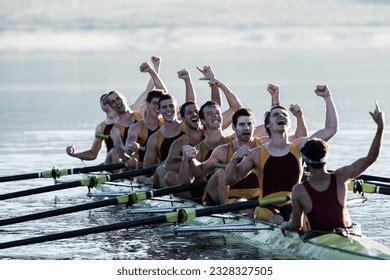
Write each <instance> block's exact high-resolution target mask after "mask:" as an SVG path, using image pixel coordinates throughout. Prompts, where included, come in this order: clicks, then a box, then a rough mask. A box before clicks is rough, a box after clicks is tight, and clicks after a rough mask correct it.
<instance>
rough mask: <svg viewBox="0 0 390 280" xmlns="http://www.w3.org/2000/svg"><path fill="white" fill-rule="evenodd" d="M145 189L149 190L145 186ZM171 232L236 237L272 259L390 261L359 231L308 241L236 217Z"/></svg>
mask: <svg viewBox="0 0 390 280" xmlns="http://www.w3.org/2000/svg"><path fill="white" fill-rule="evenodd" d="M129 186H134V184H129ZM143 188H147V187H146V186H143ZM105 191H107V188H106V189H105ZM119 194H120V193H118V192H114V193H109V192H105V193H103V194H101V195H103V196H117V195H119ZM136 206H137V207H138V212H139V209H140V208H141V209H144V211H145V213H156V212H157V211H158V209H161V212H168V211H172V210H173V209H177V208H189V207H194V208H195V209H199V208H203V207H206V206H203V205H200V204H196V203H194V202H193V201H190V200H185V199H181V198H180V199H178V198H176V197H174V196H172V195H169V196H163V197H161V198H158V199H149V200H145V201H142V202H140V203H138V204H137V205H136ZM146 208H147V209H146ZM172 231H173V232H174V233H175V234H184V235H185V234H191V233H194V232H197V233H199V232H220V233H221V234H233V235H236V236H238V237H239V238H242V239H245V242H248V243H251V244H252V245H255V246H256V247H258V248H259V249H261V250H263V251H265V252H269V253H270V254H271V255H275V254H276V255H280V256H285V258H288V259H291V258H293V259H325V260H339V259H341V260H369V259H390V248H389V247H387V246H385V245H383V244H381V243H379V242H376V241H374V240H372V239H370V238H368V237H366V236H364V235H361V234H359V231H358V230H357V231H356V230H355V232H354V233H350V234H349V235H348V237H343V236H341V235H339V234H336V233H326V234H322V235H319V236H316V237H312V238H306V236H307V234H303V233H301V232H293V231H282V230H281V228H280V227H279V226H277V225H274V224H270V223H267V222H263V221H258V220H253V219H250V218H247V217H245V216H243V215H240V214H237V213H236V214H235V213H227V214H224V215H220V214H218V215H212V216H206V217H198V218H195V219H193V220H192V221H190V222H187V223H185V224H176V225H174V226H173V227H172Z"/></svg>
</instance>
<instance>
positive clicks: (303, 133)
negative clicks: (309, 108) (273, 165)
mask: <svg viewBox="0 0 390 280" xmlns="http://www.w3.org/2000/svg"><path fill="white" fill-rule="evenodd" d="M290 112H291V113H292V114H293V116H294V117H295V118H296V119H297V127H296V129H295V134H294V135H292V136H290V139H289V140H290V141H291V142H292V141H294V140H295V139H298V138H301V137H307V133H308V132H307V126H306V121H305V118H304V117H303V112H302V109H301V107H300V106H299V105H298V104H291V105H290Z"/></svg>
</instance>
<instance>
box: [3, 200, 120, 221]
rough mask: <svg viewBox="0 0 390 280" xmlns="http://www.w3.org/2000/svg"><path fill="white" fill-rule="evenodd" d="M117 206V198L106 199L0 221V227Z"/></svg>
mask: <svg viewBox="0 0 390 280" xmlns="http://www.w3.org/2000/svg"><path fill="white" fill-rule="evenodd" d="M117 204H118V200H117V199H116V198H111V199H104V200H101V201H97V202H91V203H87V204H81V205H75V206H70V207H65V208H60V209H54V210H49V211H45V212H40V213H35V214H29V215H25V216H19V217H14V218H9V219H4V220H0V226H6V225H12V224H17V223H23V222H28V221H33V220H39V219H44V218H49V217H55V216H59V215H64V214H69V213H76V212H80V211H86V210H91V209H96V208H100V207H106V206H111V205H117Z"/></svg>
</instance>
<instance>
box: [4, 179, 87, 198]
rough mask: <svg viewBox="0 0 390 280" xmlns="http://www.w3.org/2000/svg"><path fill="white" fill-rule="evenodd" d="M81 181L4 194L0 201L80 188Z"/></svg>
mask: <svg viewBox="0 0 390 280" xmlns="http://www.w3.org/2000/svg"><path fill="white" fill-rule="evenodd" d="M80 184H81V181H73V182H68V183H62V184H57V185H50V186H46V187H40V188H35V189H30V190H23V191H18V192H12V193H6V194H1V195H0V200H7V199H11V198H17V197H22V196H28V195H33V194H40V193H46V192H52V191H59V190H65V189H71V188H74V187H78V186H80Z"/></svg>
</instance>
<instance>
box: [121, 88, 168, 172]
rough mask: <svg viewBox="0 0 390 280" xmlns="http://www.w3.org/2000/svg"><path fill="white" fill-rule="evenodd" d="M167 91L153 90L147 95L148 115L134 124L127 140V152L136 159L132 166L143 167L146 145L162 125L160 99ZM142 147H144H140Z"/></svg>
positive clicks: (132, 158) (131, 157) (133, 159)
mask: <svg viewBox="0 0 390 280" xmlns="http://www.w3.org/2000/svg"><path fill="white" fill-rule="evenodd" d="M164 94H165V93H164V92H163V91H162V90H157V89H156V90H152V91H150V92H149V93H148V96H147V97H146V115H145V118H144V119H142V120H140V121H139V122H137V123H135V124H133V125H132V126H131V127H130V129H129V133H128V136H127V140H126V153H127V154H128V155H129V157H130V160H132V161H135V162H134V163H133V164H131V166H137V167H142V165H143V161H144V157H145V146H146V143H147V141H148V139H149V137H150V136H151V135H152V134H153V133H154V132H156V131H157V129H159V128H160V127H161V126H162V125H163V120H162V118H160V117H159V116H160V110H159V108H158V100H159V98H160V97H161V96H163V95H164ZM141 147H142V149H140V148H141Z"/></svg>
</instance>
